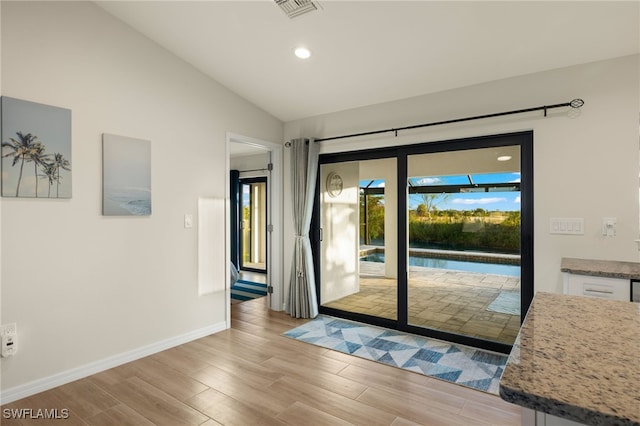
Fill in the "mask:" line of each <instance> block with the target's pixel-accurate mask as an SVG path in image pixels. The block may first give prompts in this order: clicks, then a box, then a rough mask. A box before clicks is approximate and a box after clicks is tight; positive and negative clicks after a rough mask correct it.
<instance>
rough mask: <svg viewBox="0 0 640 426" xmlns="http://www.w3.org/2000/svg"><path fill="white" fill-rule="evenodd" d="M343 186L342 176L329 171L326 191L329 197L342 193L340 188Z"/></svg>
mask: <svg viewBox="0 0 640 426" xmlns="http://www.w3.org/2000/svg"><path fill="white" fill-rule="evenodd" d="M343 187H344V182H343V181H342V177H341V176H340V175H339V174H337V173H335V172H331V173H329V175H328V176H327V192H328V193H329V196H331V197H334V198H335V197H337V196H339V195H340V194H342V189H343Z"/></svg>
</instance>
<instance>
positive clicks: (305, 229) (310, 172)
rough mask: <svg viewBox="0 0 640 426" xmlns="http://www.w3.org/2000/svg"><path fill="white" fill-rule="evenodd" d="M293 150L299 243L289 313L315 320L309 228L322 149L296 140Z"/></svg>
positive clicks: (294, 204) (314, 288)
mask: <svg viewBox="0 0 640 426" xmlns="http://www.w3.org/2000/svg"><path fill="white" fill-rule="evenodd" d="M288 145H289V147H290V149H291V194H292V195H291V204H292V206H293V222H294V229H295V240H294V246H293V247H294V248H293V261H292V263H291V276H290V278H289V295H288V298H287V313H288V314H289V315H291V316H292V317H294V318H315V317H316V316H317V315H318V300H317V297H316V282H315V273H314V269H313V254H312V252H311V240H310V239H309V228H310V226H311V215H312V213H313V200H314V197H315V190H316V179H317V175H318V157H319V147H318V144H317V143H315V142H314V140H313V139H311V140H308V139H294V140H292V141H290V142H289V143H288Z"/></svg>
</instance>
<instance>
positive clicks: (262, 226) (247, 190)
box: [240, 178, 267, 272]
mask: <svg viewBox="0 0 640 426" xmlns="http://www.w3.org/2000/svg"><path fill="white" fill-rule="evenodd" d="M240 214H241V221H240V228H241V235H240V269H244V270H249V271H258V272H265V271H266V268H267V266H266V259H267V179H266V178H252V179H242V180H240Z"/></svg>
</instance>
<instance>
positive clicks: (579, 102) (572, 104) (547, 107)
mask: <svg viewBox="0 0 640 426" xmlns="http://www.w3.org/2000/svg"><path fill="white" fill-rule="evenodd" d="M583 105H584V101H583V100H582V99H579V98H577V99H574V100H572V101H571V102H564V103H561V104H554V105H543V106H539V107H533V108H525V109H518V110H513V111H505V112H496V113H493V114H485V115H476V116H473V117H465V118H455V119H453V120H445V121H436V122H433V123H425V124H415V125H413V126H405V127H398V128H391V129H384V130H374V131H371V132H363V133H352V134H350V135H342V136H332V137H328V138H321V139H316V140H315V141H316V142H325V141H332V140H336V139H345V138H354V137H358V136H370V135H377V134H380V133H389V132H393V133H394V134H395V137H397V136H398V132H399V131H401V130H411V129H418V128H421V127H431V126H441V125H443V124H453V123H461V122H464V121H471V120H482V119H485V118H494V117H501V116H504V115H513V114H523V113H525V112H533V111H541V110H542V111H544V116H545V117H546V116H547V111H548V110H550V109H554V108H562V107H571V108H581V107H582V106H583ZM285 146H291V144H290V143H289V142H287V143H285Z"/></svg>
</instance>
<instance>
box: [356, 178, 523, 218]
mask: <svg viewBox="0 0 640 426" xmlns="http://www.w3.org/2000/svg"><path fill="white" fill-rule="evenodd" d="M471 179H472V181H473V183H476V184H490V183H519V182H520V173H486V174H473V175H471ZM409 181H410V182H411V184H412V185H413V186H420V185H423V186H427V185H428V186H439V185H467V184H469V177H467V176H466V175H461V176H426V177H416V178H410V179H409ZM360 184H361V186H366V185H367V184H369V182H367V181H361V182H360ZM371 187H384V181H382V180H376V181H374V182H373V183H372V184H371ZM422 202H423V201H422V197H421V195H419V194H413V195H410V196H409V208H410V209H415V208H416V207H417V206H418V205H419V204H420V203H422ZM436 207H437V208H438V210H475V209H478V208H481V209H484V210H488V211H498V210H499V211H519V210H520V192H519V191H508V192H506V191H504V192H498V191H496V192H470V193H454V194H451V195H450V196H449V197H448V198H447V199H446V200H440V201H437V202H436Z"/></svg>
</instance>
